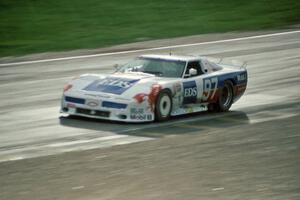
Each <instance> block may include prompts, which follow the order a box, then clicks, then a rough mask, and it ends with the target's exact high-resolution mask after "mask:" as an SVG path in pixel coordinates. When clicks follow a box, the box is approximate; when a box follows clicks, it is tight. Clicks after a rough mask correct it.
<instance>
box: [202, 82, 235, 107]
mask: <svg viewBox="0 0 300 200" xmlns="http://www.w3.org/2000/svg"><path fill="white" fill-rule="evenodd" d="M233 97H234V93H233V84H232V82H231V81H225V83H224V87H223V88H222V90H221V91H220V95H219V99H218V101H217V102H216V103H214V104H209V105H208V111H213V112H226V111H228V110H229V109H230V107H231V105H232V103H233Z"/></svg>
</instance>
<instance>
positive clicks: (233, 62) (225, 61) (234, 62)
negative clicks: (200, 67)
mask: <svg viewBox="0 0 300 200" xmlns="http://www.w3.org/2000/svg"><path fill="white" fill-rule="evenodd" d="M200 57H201V58H205V59H207V60H208V61H210V62H213V63H216V64H218V65H226V66H231V67H237V68H240V69H246V67H247V64H248V63H247V62H246V61H239V60H233V59H230V58H215V57H209V56H200Z"/></svg>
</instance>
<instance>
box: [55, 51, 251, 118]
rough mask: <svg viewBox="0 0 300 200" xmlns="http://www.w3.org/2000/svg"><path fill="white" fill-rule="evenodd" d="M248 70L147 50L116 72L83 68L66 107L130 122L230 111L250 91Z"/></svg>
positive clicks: (71, 87) (68, 94) (64, 98)
mask: <svg viewBox="0 0 300 200" xmlns="http://www.w3.org/2000/svg"><path fill="white" fill-rule="evenodd" d="M247 80H248V76H247V70H246V68H245V67H243V66H239V67H237V66H229V65H223V64H220V63H217V62H213V61H211V60H209V59H207V58H205V57H200V56H177V55H142V56H139V57H137V58H135V59H133V60H132V61H130V62H128V63H127V64H124V65H122V66H119V67H118V68H117V70H116V71H115V72H114V73H112V74H83V75H81V76H80V77H78V78H74V79H73V80H71V81H70V82H69V83H68V84H67V85H66V86H65V87H64V92H63V96H62V100H61V112H62V113H67V114H69V115H78V116H84V117H90V118H99V119H107V120H114V121H125V122H147V121H154V120H155V121H165V120H167V119H169V118H170V116H176V115H183V114H188V113H194V112H200V111H207V110H208V111H218V112H225V111H228V110H229V109H230V107H231V105H232V104H233V103H234V102H236V101H237V100H238V99H239V98H240V97H241V96H242V95H243V94H244V92H245V90H246V87H247Z"/></svg>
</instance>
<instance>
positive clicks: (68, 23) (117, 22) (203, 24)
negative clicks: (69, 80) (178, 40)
mask: <svg viewBox="0 0 300 200" xmlns="http://www.w3.org/2000/svg"><path fill="white" fill-rule="evenodd" d="M299 22H300V1H299V0H286V1H282V0H252V1H244V0H226V1H225V0H214V1H211V0H170V1H161V0H151V1H149V0H132V1H122V0H110V1H99V0H85V1H82V0H60V1H53V0H42V1H39V0H0V57H4V56H11V55H24V54H31V53H41V52H51V51H66V50H73V49H81V48H99V47H104V46H110V45H114V44H122V43H128V42H136V41H143V40H151V39H159V38H169V37H178V36H187V35H195V34H201V33H211V32H226V31H236V30H259V29H267V28H275V27H276V28H278V27H279V28H280V27H284V26H287V25H291V24H297V23H299Z"/></svg>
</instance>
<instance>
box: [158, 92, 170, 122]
mask: <svg viewBox="0 0 300 200" xmlns="http://www.w3.org/2000/svg"><path fill="white" fill-rule="evenodd" d="M159 110H160V114H161V115H162V116H163V117H166V116H168V115H169V113H170V110H171V99H170V97H169V96H168V95H164V96H163V97H162V98H161V99H160V102H159Z"/></svg>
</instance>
